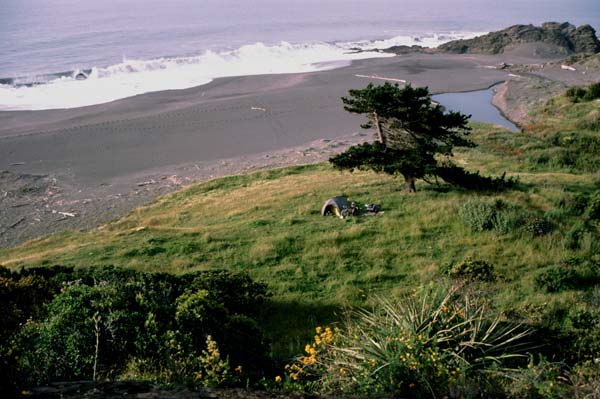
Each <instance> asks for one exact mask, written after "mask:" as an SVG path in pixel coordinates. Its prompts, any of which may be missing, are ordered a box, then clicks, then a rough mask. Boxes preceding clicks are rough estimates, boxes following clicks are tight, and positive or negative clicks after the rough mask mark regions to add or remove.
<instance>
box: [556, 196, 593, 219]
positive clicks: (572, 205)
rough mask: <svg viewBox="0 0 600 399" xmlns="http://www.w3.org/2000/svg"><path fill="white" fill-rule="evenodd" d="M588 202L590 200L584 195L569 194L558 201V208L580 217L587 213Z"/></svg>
mask: <svg viewBox="0 0 600 399" xmlns="http://www.w3.org/2000/svg"><path fill="white" fill-rule="evenodd" d="M588 202H589V198H588V197H587V196H586V195H584V194H576V195H570V194H567V195H565V196H564V197H562V198H561V199H560V200H559V201H558V207H559V208H561V209H563V210H564V211H565V212H566V213H567V214H568V215H572V216H580V215H583V213H584V212H585V210H586V208H587V206H588Z"/></svg>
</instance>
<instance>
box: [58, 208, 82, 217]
mask: <svg viewBox="0 0 600 399" xmlns="http://www.w3.org/2000/svg"><path fill="white" fill-rule="evenodd" d="M52 213H53V214H56V215H61V216H64V217H65V218H68V217H69V218H74V217H75V216H77V214H76V213H71V212H61V211H56V210H54V209H53V210H52Z"/></svg>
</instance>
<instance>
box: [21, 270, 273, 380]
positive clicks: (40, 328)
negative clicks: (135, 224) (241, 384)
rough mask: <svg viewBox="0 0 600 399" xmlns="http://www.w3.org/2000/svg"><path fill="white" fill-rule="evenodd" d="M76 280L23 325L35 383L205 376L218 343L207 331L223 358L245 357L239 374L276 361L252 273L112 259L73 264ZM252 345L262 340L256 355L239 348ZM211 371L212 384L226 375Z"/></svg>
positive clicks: (256, 372) (25, 362) (28, 371)
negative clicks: (165, 269) (122, 263)
mask: <svg viewBox="0 0 600 399" xmlns="http://www.w3.org/2000/svg"><path fill="white" fill-rule="evenodd" d="M69 279H71V280H72V281H70V282H69V281H66V282H65V284H64V286H63V288H62V290H61V292H60V293H57V295H55V296H54V298H53V299H52V300H51V302H50V303H49V304H48V309H47V313H44V314H42V315H41V319H40V320H38V321H31V322H29V323H28V324H27V325H26V327H25V328H24V329H21V331H20V335H19V336H20V337H21V342H23V343H24V347H23V350H22V353H21V357H20V359H19V364H18V368H19V369H20V370H23V372H24V378H25V383H26V385H35V384H41V383H47V382H50V381H56V380H63V381H64V380H74V379H91V378H94V377H99V378H102V379H105V378H111V379H112V378H116V377H119V376H120V375H122V374H127V375H154V376H162V377H161V378H164V382H185V383H194V384H198V381H196V373H197V372H199V370H204V371H206V370H207V367H208V366H206V364H204V363H203V360H202V359H204V358H206V359H208V358H209V357H210V356H212V355H211V351H213V349H215V348H216V343H214V345H213V343H211V344H210V345H209V348H208V349H207V348H206V342H207V341H206V339H207V338H206V337H207V336H211V337H213V338H211V339H213V341H214V342H219V347H218V353H219V354H220V356H222V359H221V360H222V361H223V362H224V363H223V364H225V363H227V361H228V359H231V360H232V361H235V362H236V363H235V366H236V368H237V369H238V370H239V371H238V372H236V373H237V374H236V376H237V377H240V378H241V370H242V369H246V370H249V371H250V372H249V373H246V374H245V375H246V376H253V377H260V376H261V375H262V372H264V370H265V367H267V366H268V357H267V353H268V345H267V344H266V342H265V340H264V338H263V335H262V332H261V331H260V329H259V328H258V324H257V323H256V322H255V321H254V320H253V319H252V316H253V315H256V314H257V313H258V311H257V309H260V305H262V304H263V302H264V299H265V298H266V296H267V293H266V287H265V286H264V285H263V284H257V283H254V282H253V281H252V280H251V279H250V278H249V277H248V276H246V275H241V274H230V273H226V272H210V273H209V272H205V273H194V274H191V275H183V276H173V275H168V274H150V273H140V272H136V271H133V270H125V269H118V268H114V267H108V268H97V269H88V270H85V271H83V270H82V271H76V272H72V273H71V274H70V275H69ZM67 280H68V279H67ZM230 329H233V330H234V331H230ZM244 345H246V346H247V347H249V348H252V350H250V351H248V353H249V354H251V357H250V356H244V355H243V354H242V355H240V354H238V353H237V352H238V351H239V350H240V348H242V352H244V353H246V351H245V350H243V349H244ZM213 347H214V348H213ZM203 350H204V351H205V352H206V353H203V352H202V351H203ZM215 353H216V352H215ZM203 356H204V357H203ZM219 364H220V363H219V362H217V361H216V363H215V367H217V366H219ZM227 364H228V363H227ZM232 364H233V363H232ZM253 366H254V367H253ZM203 367H204V368H203ZM219 367H220V366H219ZM217 368H218V367H217ZM214 371H215V373H217V372H218V370H216V369H215V370H214ZM222 371H223V372H225V369H223V370H222ZM227 372H229V371H227ZM204 375H205V376H206V375H207V374H206V373H205V372H204ZM213 377H214V378H213ZM211 378H212V380H211V381H212V382H207V381H205V382H202V384H205V383H206V384H212V383H216V382H217V376H216V375H214V376H212V377H211ZM238 380H239V378H238V379H233V378H228V379H227V380H226V381H225V380H223V381H221V382H223V383H224V382H227V383H233V382H235V381H238ZM221 382H218V383H219V384H220V383H221Z"/></svg>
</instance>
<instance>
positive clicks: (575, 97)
mask: <svg viewBox="0 0 600 399" xmlns="http://www.w3.org/2000/svg"><path fill="white" fill-rule="evenodd" d="M586 94H587V90H586V89H584V88H582V87H570V88H569V89H567V92H566V93H565V95H566V96H567V98H568V99H569V100H571V101H573V102H574V103H576V102H579V101H581V100H582V99H583V98H584V97H585V95H586Z"/></svg>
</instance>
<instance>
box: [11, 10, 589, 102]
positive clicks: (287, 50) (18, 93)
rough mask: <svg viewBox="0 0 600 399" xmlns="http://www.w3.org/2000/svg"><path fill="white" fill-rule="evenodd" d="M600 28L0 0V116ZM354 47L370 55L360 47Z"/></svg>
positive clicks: (468, 17)
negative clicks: (392, 51) (459, 43)
mask: <svg viewBox="0 0 600 399" xmlns="http://www.w3.org/2000/svg"><path fill="white" fill-rule="evenodd" d="M549 20H556V21H565V20H568V21H569V22H571V23H574V24H577V25H579V24H583V23H589V24H591V25H592V26H594V27H596V28H598V27H599V25H600V2H598V0H569V1H560V0H527V1H523V0H504V1H502V2H499V1H496V0H454V1H453V0H361V1H358V0H96V1H80V0H0V43H1V44H0V110H14V109H53V108H71V107H78V106H83V105H91V104H99V103H103V102H108V101H112V100H116V99H119V98H125V97H130V96H133V95H137V94H141V93H146V92H152V91H158V90H166V89H183V88H188V87H193V86H197V85H201V84H205V83H207V82H210V81H211V80H212V79H215V78H217V77H223V76H237V75H251V74H265V73H292V72H306V71H316V70H322V69H326V68H333V67H339V66H343V65H347V64H348V63H350V62H351V61H352V60H355V59H360V58H368V57H384V56H390V55H389V54H384V53H380V52H376V51H374V50H375V49H378V48H386V47H390V46H392V45H400V44H404V45H413V44H419V45H423V46H428V47H435V46H437V45H439V44H440V43H443V42H446V41H449V40H453V39H459V38H468V37H473V36H475V35H477V34H481V33H484V32H487V31H491V30H496V29H501V28H504V27H506V26H509V25H512V24H517V23H534V24H539V23H541V22H544V21H549ZM356 49H361V50H372V51H363V52H356V51H355V50H356Z"/></svg>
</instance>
